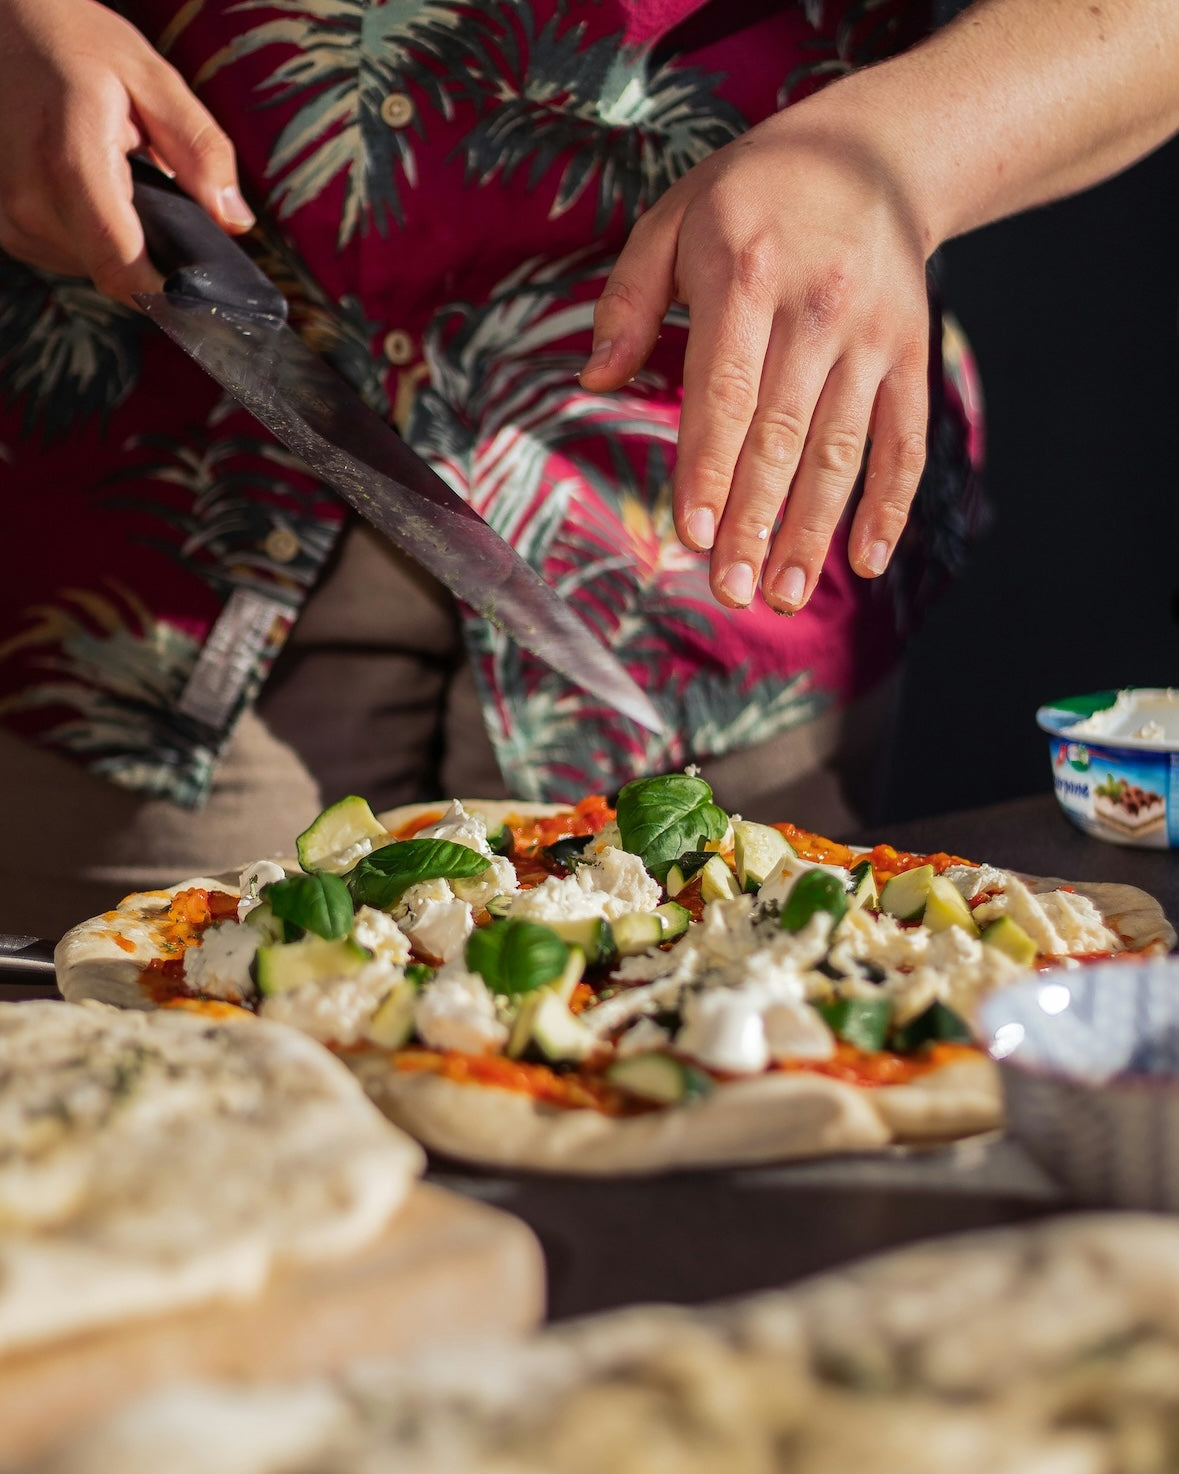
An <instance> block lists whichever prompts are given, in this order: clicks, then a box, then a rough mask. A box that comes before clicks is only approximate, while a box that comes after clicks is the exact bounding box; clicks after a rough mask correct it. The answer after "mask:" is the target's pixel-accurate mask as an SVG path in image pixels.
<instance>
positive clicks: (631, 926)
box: [612, 902, 684, 957]
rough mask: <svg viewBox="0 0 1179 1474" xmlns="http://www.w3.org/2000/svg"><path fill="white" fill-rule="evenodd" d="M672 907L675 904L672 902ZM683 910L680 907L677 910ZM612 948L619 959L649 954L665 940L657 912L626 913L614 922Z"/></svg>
mask: <svg viewBox="0 0 1179 1474" xmlns="http://www.w3.org/2000/svg"><path fill="white" fill-rule="evenodd" d="M671 904H672V905H674V904H675V903H674V902H672V903H671ZM679 909H680V910H681V911H682V910H683V909H684V908H683V907H682V906H681V907H680V908H679ZM612 930H613V933H614V946H615V948H616V949H617V952H618V955H619V957H634V956H637V955H638V953H640V952H649V951H650V950H651V948H652V947H658V946H659V944H660V942H663V941H666V940H667V929H666V927H665V926H664V924H663V917H662V916H660V915H659V913H658V912H657V911H628V912H626V914H625V915H623V916H618V917H616V918H615V920H614V925H613V927H612Z"/></svg>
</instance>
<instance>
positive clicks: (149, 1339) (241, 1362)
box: [0, 1183, 545, 1474]
mask: <svg viewBox="0 0 1179 1474" xmlns="http://www.w3.org/2000/svg"><path fill="white" fill-rule="evenodd" d="M544 1284H545V1276H544V1261H543V1258H542V1256H541V1250H540V1245H539V1244H538V1242H537V1240H536V1238H535V1237H534V1236H533V1234H532V1232H531V1230H529V1229H528V1228H527V1227H526V1226H525V1225H524V1224H523V1223H522V1222H520V1221H519V1220H518V1219H516V1218H513V1217H511V1216H510V1215H509V1214H507V1213H504V1212H501V1211H500V1210H499V1209H497V1208H494V1207H489V1206H488V1205H486V1204H484V1203H479V1202H476V1201H473V1200H471V1199H467V1198H464V1197H461V1196H459V1195H458V1194H456V1193H452V1192H449V1191H447V1190H446V1189H445V1188H442V1187H436V1186H432V1185H429V1184H426V1183H422V1184H419V1186H418V1187H416V1188H415V1189H414V1190H413V1192H412V1193H411V1194H410V1197H409V1198H408V1200H407V1201H406V1203H405V1204H404V1205H403V1206H402V1208H401V1209H400V1211H399V1212H398V1214H397V1215H396V1217H395V1218H394V1219H393V1221H392V1222H391V1223H390V1224H389V1227H388V1228H387V1230H386V1231H385V1233H384V1234H383V1235H382V1236H381V1237H380V1238H379V1239H378V1240H377V1241H376V1242H375V1243H373V1244H370V1245H369V1246H368V1248H366V1249H365V1250H364V1251H363V1252H361V1253H360V1254H358V1255H354V1256H351V1257H349V1258H347V1259H341V1260H337V1261H335V1262H332V1263H327V1264H321V1265H317V1266H314V1267H311V1268H301V1269H298V1270H292V1271H289V1272H287V1273H284V1274H281V1275H279V1276H277V1277H276V1279H275V1280H274V1281H273V1282H272V1283H271V1285H270V1287H269V1288H268V1290H267V1291H266V1293H265V1294H264V1295H263V1296H261V1297H260V1298H259V1299H257V1300H253V1301H249V1302H245V1303H242V1304H232V1303H227V1304H222V1305H210V1306H206V1307H204V1308H200V1309H194V1310H188V1311H183V1312H180V1313H175V1314H168V1315H164V1316H159V1317H156V1318H153V1319H148V1320H141V1321H134V1322H130V1323H127V1324H124V1325H123V1326H121V1327H117V1328H115V1329H111V1330H103V1331H94V1332H91V1333H88V1334H86V1335H81V1336H73V1337H70V1338H68V1339H67V1340H65V1341H58V1342H55V1343H53V1344H50V1345H47V1346H45V1347H44V1348H42V1349H39V1350H34V1351H26V1352H22V1353H20V1354H18V1355H10V1356H6V1357H0V1469H8V1468H14V1467H15V1466H17V1465H18V1464H20V1463H22V1462H24V1461H26V1460H28V1459H30V1458H34V1457H36V1456H37V1455H38V1454H39V1453H40V1452H42V1451H43V1450H45V1449H46V1448H48V1447H50V1446H51V1445H52V1444H55V1443H57V1442H58V1441H60V1440H61V1439H62V1438H64V1437H67V1436H68V1435H69V1434H70V1433H71V1432H72V1431H73V1430H75V1429H78V1428H80V1427H82V1426H84V1425H85V1424H87V1423H89V1422H92V1421H94V1420H95V1419H96V1418H97V1417H99V1416H101V1415H104V1414H106V1413H109V1412H111V1411H112V1410H113V1409H114V1408H116V1407H118V1406H119V1405H120V1404H121V1403H124V1402H128V1401H130V1400H132V1399H134V1398H136V1397H138V1396H140V1395H142V1394H143V1393H145V1392H147V1391H149V1390H151V1389H154V1388H158V1387H161V1386H163V1385H165V1384H167V1383H170V1382H177V1381H180V1380H187V1379H190V1378H206V1379H209V1378H211V1379H217V1380H224V1381H230V1382H232V1383H234V1384H238V1385H241V1384H244V1383H250V1382H262V1381H271V1380H275V1379H283V1378H285V1379H297V1378H299V1377H303V1376H310V1375H314V1374H317V1373H326V1372H332V1371H335V1370H337V1369H338V1368H340V1367H342V1366H344V1365H345V1364H347V1363H349V1362H354V1361H356V1360H359V1359H363V1358H367V1357H374V1356H380V1357H390V1356H393V1357H396V1356H405V1355H410V1354H413V1353H416V1352H418V1351H421V1350H423V1349H425V1348H427V1347H431V1348H433V1347H438V1346H445V1345H447V1344H450V1343H458V1342H460V1341H462V1342H464V1343H469V1342H471V1341H472V1340H478V1339H480V1338H481V1337H484V1336H488V1337H492V1336H503V1335H506V1334H518V1333H522V1332H525V1331H528V1330H531V1329H532V1328H533V1327H534V1326H535V1325H536V1324H537V1323H538V1322H539V1321H540V1319H541V1317H542V1316H543V1314H544V1300H545V1291H544ZM112 1474H114V1471H112Z"/></svg>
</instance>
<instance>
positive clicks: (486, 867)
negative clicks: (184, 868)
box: [56, 770, 1175, 1173]
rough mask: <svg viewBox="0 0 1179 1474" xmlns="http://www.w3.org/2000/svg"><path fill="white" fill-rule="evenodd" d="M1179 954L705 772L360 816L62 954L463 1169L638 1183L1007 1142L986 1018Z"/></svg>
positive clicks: (149, 901)
mask: <svg viewBox="0 0 1179 1474" xmlns="http://www.w3.org/2000/svg"><path fill="white" fill-rule="evenodd" d="M1174 939H1175V938H1174V933H1173V931H1172V930H1171V928H1170V927H1169V925H1168V923H1167V922H1166V919H1165V917H1164V916H1163V914H1162V911H1161V909H1160V908H1159V907H1158V905H1157V904H1156V903H1155V902H1154V901H1153V900H1152V899H1151V898H1150V897H1148V896H1146V895H1144V894H1143V893H1142V892H1140V891H1137V890H1134V889H1132V888H1130V887H1124V886H1102V885H1081V884H1077V885H1068V884H1065V883H1064V882H1060V881H1053V880H1035V879H1030V878H1028V877H1021V876H1018V875H1015V874H1013V873H1011V872H1009V871H1004V870H1000V869H997V868H995V867H993V866H989V865H979V864H974V863H971V862H969V861H967V860H964V859H962V858H961V857H957V856H954V855H950V854H933V855H913V854H907V853H900V852H898V851H897V850H895V849H893V848H892V847H890V846H887V845H878V846H876V847H874V848H872V849H869V850H852V849H849V848H848V847H847V846H844V845H841V844H838V843H835V842H833V841H831V840H828V839H825V838H823V837H822V836H819V835H815V834H811V833H808V832H805V831H803V830H800V829H797V828H795V827H794V826H792V825H791V824H789V823H781V824H760V823H754V822H752V821H746V820H744V819H742V818H741V817H740V816H737V815H731V814H728V813H725V812H724V811H723V810H722V809H721V808H719V807H718V806H717V805H716V804H715V803H714V802H713V798H712V793H711V790H710V788H709V786H708V784H707V783H706V782H705V781H704V780H703V778H701V777H700V776H699V774H698V773H697V772H695V771H692V770H688V771H685V772H683V773H671V774H665V775H661V776H657V777H653V778H648V779H641V780H638V781H636V782H633V783H630V784H628V785H627V786H626V787H625V788H624V789H622V791H621V792H620V794H619V795H618V798H617V802H616V804H615V805H613V806H612V805H610V804H608V803H607V801H606V800H605V799H604V798H603V797H601V796H590V797H587V798H585V799H583V800H582V801H581V802H579V803H577V804H575V805H572V806H569V807H558V806H545V805H529V804H522V803H515V802H511V801H501V802H495V803H491V802H478V801H460V800H455V801H452V802H450V803H449V804H437V805H415V806H412V807H409V808H403V809H399V810H395V811H392V812H390V813H387V814H384V815H381V816H376V815H374V813H373V811H372V809H371V807H370V806H369V805H368V804H367V803H366V802H365V801H364V800H363V799H362V798H359V797H356V796H350V797H347V798H345V799H341V800H340V801H339V802H338V803H336V804H333V805H332V806H331V807H330V808H328V809H327V810H325V811H324V813H323V814H321V815H320V816H319V818H318V819H317V820H316V821H315V823H314V824H312V825H311V826H310V827H309V829H308V830H307V831H305V833H304V834H302V835H301V836H299V839H298V842H297V845H296V855H295V857H293V858H292V859H290V860H287V861H285V862H280V861H277V860H262V861H258V862H256V863H254V864H252V865H250V866H247V867H246V869H245V870H244V871H242V873H241V874H240V876H238V877H236V878H235V879H234V880H233V881H232V882H231V881H229V880H227V879H226V878H224V877H221V878H208V877H206V878H202V879H195V880H192V881H189V882H186V883H185V884H182V885H179V886H175V887H172V888H171V889H169V890H166V891H160V892H153V893H150V894H137V895H133V896H130V897H128V898H127V899H126V900H125V901H124V902H123V903H122V904H121V905H120V906H119V907H118V908H117V909H116V910H115V911H112V912H109V913H107V914H106V915H104V916H102V917H97V918H94V919H92V920H90V921H87V922H85V923H83V924H81V925H79V926H77V927H75V928H74V929H73V930H72V931H71V932H70V933H68V934H67V936H66V937H65V938H63V940H62V942H61V944H60V945H59V947H58V949H57V958H56V960H57V969H58V979H59V985H60V987H61V990H62V992H63V994H64V995H65V997H66V998H68V999H73V1000H77V999H80V998H98V999H100V1000H102V1001H105V1002H111V1003H118V1004H121V1005H125V1006H128V1005H129V1006H131V1007H137V1008H151V1007H173V1006H176V1005H178V1004H179V1005H184V1006H187V1007H199V1006H202V1005H208V1006H210V1007H215V1008H221V1009H223V1008H225V1007H227V1006H229V1007H235V1008H238V1009H241V1010H242V1011H243V1012H249V1013H255V1014H258V1015H260V1016H261V1017H262V1018H264V1019H272V1020H277V1021H279V1022H283V1023H286V1024H289V1025H292V1026H294V1027H295V1028H297V1029H300V1030H302V1031H304V1032H306V1033H308V1034H310V1035H312V1036H313V1037H314V1038H316V1039H318V1040H319V1041H320V1042H321V1043H323V1044H325V1045H327V1046H328V1047H329V1048H330V1049H331V1050H333V1051H335V1052H336V1053H337V1054H338V1055H339V1056H340V1057H341V1058H343V1059H344V1060H345V1061H346V1062H347V1063H348V1064H349V1065H350V1066H351V1067H352V1069H353V1070H354V1071H355V1072H356V1074H357V1076H358V1077H359V1079H360V1080H361V1081H362V1083H363V1085H364V1088H365V1089H366V1090H367V1091H368V1093H369V1094H370V1096H371V1097H372V1098H373V1099H374V1100H375V1101H376V1102H377V1103H378V1104H379V1105H380V1106H381V1108H382V1109H383V1110H384V1111H385V1112H386V1114H387V1115H388V1116H389V1117H390V1118H391V1119H392V1120H393V1121H395V1122H397V1123H398V1124H399V1125H401V1126H403V1127H404V1128H405V1129H406V1130H407V1131H408V1132H409V1133H410V1134H411V1135H413V1136H415V1137H416V1138H417V1139H418V1140H419V1141H421V1142H423V1143H424V1144H425V1145H426V1146H428V1147H429V1148H431V1149H433V1150H435V1151H438V1152H441V1153H444V1154H446V1155H448V1156H451V1157H454V1158H457V1159H461V1160H465V1161H470V1162H476V1163H481V1164H488V1165H498V1166H505V1167H515V1168H527V1169H540V1170H547V1171H559V1172H575V1173H626V1172H656V1171H665V1170H671V1169H675V1168H683V1167H699V1166H709V1165H718V1164H729V1163H752V1162H764V1161H771V1160H782V1159H789V1158H795V1157H806V1156H815V1155H820V1154H826V1153H832V1152H848V1151H865V1150H868V1151H870V1150H878V1149H881V1148H884V1147H887V1146H889V1145H890V1144H892V1143H896V1142H901V1143H905V1142H909V1143H912V1142H925V1141H944V1140H949V1139H953V1138H956V1137H959V1136H963V1135H968V1134H972V1133H977V1132H980V1131H985V1130H988V1129H991V1128H993V1127H995V1126H996V1125H998V1123H999V1120H1000V1091H999V1087H998V1083H997V1077H996V1071H995V1069H994V1067H993V1065H992V1064H991V1063H990V1061H989V1060H988V1059H987V1058H986V1057H985V1055H984V1054H983V1053H982V1051H981V1050H980V1049H979V1048H978V1047H977V1046H976V1045H975V1042H974V1040H973V1037H972V1033H971V1016H972V1013H973V1009H974V1006H975V1004H976V1003H977V1001H978V999H979V998H980V997H982V996H983V995H984V994H986V993H988V992H990V991H991V990H992V989H994V988H999V987H1002V986H1004V985H1005V984H1007V983H1009V982H1010V981H1012V980H1013V979H1014V978H1016V977H1018V976H1021V975H1022V974H1023V973H1024V972H1026V970H1027V969H1028V968H1033V967H1035V968H1048V967H1061V966H1066V967H1067V966H1078V965H1082V964H1083V963H1084V962H1086V961H1089V960H1093V959H1095V958H1105V957H1110V956H1117V955H1130V954H1131V953H1140V952H1142V951H1146V950H1165V949H1167V948H1168V947H1169V946H1170V945H1172V943H1173V942H1174Z"/></svg>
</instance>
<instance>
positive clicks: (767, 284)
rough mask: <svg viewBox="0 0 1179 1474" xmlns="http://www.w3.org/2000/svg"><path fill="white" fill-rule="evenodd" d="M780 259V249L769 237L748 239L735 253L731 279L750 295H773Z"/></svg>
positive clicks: (764, 296) (762, 296)
mask: <svg viewBox="0 0 1179 1474" xmlns="http://www.w3.org/2000/svg"><path fill="white" fill-rule="evenodd" d="M780 260H781V253H780V251H779V250H778V249H777V247H776V246H775V245H774V243H773V242H771V241H770V240H768V239H767V238H765V237H761V238H759V239H757V240H752V241H747V242H746V243H745V244H744V245H742V246H741V247H739V248H738V249H736V250H735V251H734V253H733V259H732V263H731V267H730V276H731V279H732V281H733V283H734V284H735V286H736V287H737V288H738V290H739V291H741V292H742V293H744V294H746V295H748V296H752V297H755V298H758V299H765V298H769V297H772V296H774V295H775V291H774V277H775V273H776V272H777V270H778V268H779V263H780Z"/></svg>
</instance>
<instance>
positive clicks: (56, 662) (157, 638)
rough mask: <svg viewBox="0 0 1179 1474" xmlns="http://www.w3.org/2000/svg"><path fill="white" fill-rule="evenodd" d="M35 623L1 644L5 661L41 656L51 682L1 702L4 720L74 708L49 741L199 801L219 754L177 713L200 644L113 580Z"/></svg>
mask: <svg viewBox="0 0 1179 1474" xmlns="http://www.w3.org/2000/svg"><path fill="white" fill-rule="evenodd" d="M29 617H30V623H29V625H28V627H27V628H26V629H25V630H24V631H22V632H21V633H20V634H19V635H16V636H14V637H12V638H11V639H9V640H7V641H5V642H3V643H2V644H0V662H3V661H4V660H6V659H8V658H10V657H11V656H13V655H16V654H28V653H29V652H33V653H36V652H37V651H38V650H40V651H41V652H42V653H41V655H40V656H39V658H38V665H39V667H40V669H41V670H42V671H43V672H44V675H45V679H43V680H39V681H33V682H28V683H26V684H25V685H24V687H23V688H22V689H21V690H20V691H19V692H17V694H15V695H13V696H9V697H8V698H6V699H4V700H2V701H0V715H15V714H17V713H28V712H35V711H37V710H39V709H47V710H55V709H60V708H65V709H66V710H68V711H70V713H71V715H70V716H69V717H67V718H65V719H64V720H60V721H58V722H56V723H55V724H53V725H51V726H50V727H49V728H48V729H47V730H46V731H45V732H44V734H43V740H45V741H47V742H49V743H50V744H51V745H53V746H55V747H58V748H60V749H62V750H64V751H66V752H72V753H75V754H78V755H79V756H83V757H84V758H85V760H86V766H87V768H89V769H90V771H91V772H93V773H96V774H97V775H99V776H100V777H105V778H108V779H109V780H110V781H111V782H113V783H118V784H120V785H122V786H124V787H127V788H131V789H135V790H138V791H140V792H146V793H153V794H166V795H167V796H169V797H171V798H174V799H175V800H176V801H177V802H179V803H182V804H190V805H191V804H194V803H196V802H197V801H198V800H199V798H200V797H201V795H202V794H203V792H204V791H205V789H206V787H207V784H208V781H209V778H210V775H211V773H212V770H213V767H214V765H215V763H216V758H217V753H216V751H215V749H214V748H213V747H212V746H210V744H209V742H208V739H207V736H206V734H205V733H203V732H202V731H201V730H200V729H199V728H198V726H197V724H196V723H195V722H193V721H191V720H190V719H189V718H187V717H185V716H184V715H182V714H181V713H180V712H179V711H178V710H176V703H177V698H178V696H179V694H180V692H181V691H182V690H183V688H184V684H185V682H186V681H187V679H188V677H189V675H190V673H191V671H192V666H193V663H194V661H195V660H196V657H197V654H198V653H199V651H198V647H197V646H196V645H195V643H194V642H193V640H192V638H191V637H190V636H189V635H188V634H186V633H185V632H184V631H183V630H180V629H178V628H177V627H176V626H174V625H170V624H168V623H166V622H165V621H162V620H156V619H154V618H153V616H152V615H151V614H150V612H149V611H148V610H147V609H146V608H145V607H144V606H143V604H142V603H141V602H140V601H139V600H138V599H137V598H136V597H135V595H134V594H133V593H131V591H130V590H129V589H126V588H124V587H123V586H122V585H120V584H115V583H111V582H110V581H109V580H107V581H105V592H104V593H101V594H100V593H97V592H94V591H87V590H81V589H64V590H61V591H60V592H59V593H58V594H57V596H56V598H55V600H54V602H53V603H51V604H46V605H42V606H40V607H38V608H36V609H33V610H30V611H29Z"/></svg>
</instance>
